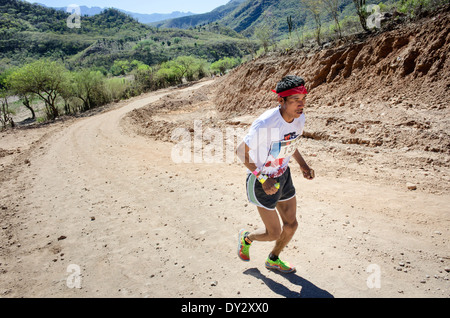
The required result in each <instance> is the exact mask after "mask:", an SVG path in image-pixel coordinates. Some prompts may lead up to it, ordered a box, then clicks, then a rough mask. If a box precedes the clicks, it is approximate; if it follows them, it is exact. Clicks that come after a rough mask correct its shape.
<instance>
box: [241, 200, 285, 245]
mask: <svg viewBox="0 0 450 318" xmlns="http://www.w3.org/2000/svg"><path fill="white" fill-rule="evenodd" d="M257 208H258V212H259V215H260V216H261V219H262V221H263V222H264V225H265V227H266V228H265V229H257V230H255V231H253V232H251V233H250V235H249V236H248V238H249V239H250V240H251V241H260V242H271V241H275V240H278V239H279V238H280V234H281V224H280V219H279V217H278V213H277V212H276V211H275V210H267V209H265V208H262V207H257Z"/></svg>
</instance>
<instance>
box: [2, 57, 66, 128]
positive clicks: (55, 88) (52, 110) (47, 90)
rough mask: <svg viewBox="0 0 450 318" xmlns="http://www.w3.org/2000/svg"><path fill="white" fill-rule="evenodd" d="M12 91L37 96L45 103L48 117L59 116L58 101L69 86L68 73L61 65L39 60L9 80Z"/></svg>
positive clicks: (25, 66) (15, 72)
mask: <svg viewBox="0 0 450 318" xmlns="http://www.w3.org/2000/svg"><path fill="white" fill-rule="evenodd" d="M8 81H9V83H10V85H11V89H12V90H13V91H16V92H20V93H21V94H27V93H32V94H36V95H37V96H39V98H41V99H42V100H43V101H44V102H45V107H46V112H47V117H48V118H49V119H55V118H56V117H58V116H59V110H58V108H57V106H56V99H57V97H58V96H59V94H60V92H61V91H63V90H64V89H65V87H66V86H67V85H68V83H69V81H68V71H67V69H66V68H65V67H64V66H63V65H62V64H60V63H58V62H54V61H50V60H47V59H43V60H39V61H36V62H33V63H31V64H26V65H24V66H23V67H21V68H19V69H17V70H16V71H14V72H13V73H12V74H11V75H10V76H9V78H8Z"/></svg>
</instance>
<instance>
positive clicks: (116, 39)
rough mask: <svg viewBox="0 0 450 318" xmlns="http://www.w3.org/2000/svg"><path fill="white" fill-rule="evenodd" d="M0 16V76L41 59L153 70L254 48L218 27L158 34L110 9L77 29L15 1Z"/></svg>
mask: <svg viewBox="0 0 450 318" xmlns="http://www.w3.org/2000/svg"><path fill="white" fill-rule="evenodd" d="M0 13H1V16H0V71H1V70H2V69H5V68H7V67H10V66H18V65H21V64H23V63H25V62H29V61H30V60H35V59H40V58H42V57H49V58H52V59H55V60H63V61H65V62H66V63H67V64H69V67H70V68H74V67H80V66H81V67H86V66H88V67H91V66H94V67H105V68H109V67H110V66H111V65H112V63H113V61H114V59H127V60H133V59H137V60H139V61H141V62H143V63H146V64H148V65H153V64H158V63H161V62H164V61H167V60H169V59H172V58H175V57H177V56H180V55H189V54H192V55H194V56H198V57H201V58H204V59H207V60H209V61H210V62H214V61H216V60H218V59H220V58H223V57H228V56H230V57H242V56H244V55H246V54H248V53H249V52H250V51H253V50H254V49H255V48H256V47H255V44H254V43H251V42H249V41H244V40H243V39H242V36H238V35H237V34H236V32H234V31H233V32H229V30H224V28H220V29H210V30H208V31H206V30H203V31H201V32H199V31H189V30H176V29H171V30H161V31H160V30H158V29H156V28H154V27H150V26H148V25H146V24H142V23H139V22H138V21H136V20H135V19H133V18H132V17H130V16H129V15H127V14H125V13H122V12H120V11H118V10H115V9H107V10H104V11H102V12H101V13H100V14H97V15H94V16H86V17H82V19H81V27H80V28H69V27H68V26H67V18H68V17H69V14H68V13H66V12H62V11H59V10H55V9H52V8H46V7H42V6H39V5H36V4H30V3H28V2H24V1H19V0H5V1H3V2H2V3H1V4H0ZM98 53H101V54H98Z"/></svg>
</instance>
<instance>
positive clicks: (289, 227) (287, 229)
mask: <svg viewBox="0 0 450 318" xmlns="http://www.w3.org/2000/svg"><path fill="white" fill-rule="evenodd" d="M277 210H278V213H279V214H280V217H281V220H282V221H283V229H282V232H281V235H280V236H279V238H278V240H277V241H276V243H275V247H274V248H273V250H272V254H273V255H276V256H279V255H280V253H281V251H282V250H283V249H284V248H285V247H286V245H287V244H288V243H289V242H290V241H291V239H292V237H293V236H294V234H295V232H296V230H297V228H298V222H297V216H296V214H297V198H296V197H293V198H292V199H290V200H288V201H281V202H278V204H277Z"/></svg>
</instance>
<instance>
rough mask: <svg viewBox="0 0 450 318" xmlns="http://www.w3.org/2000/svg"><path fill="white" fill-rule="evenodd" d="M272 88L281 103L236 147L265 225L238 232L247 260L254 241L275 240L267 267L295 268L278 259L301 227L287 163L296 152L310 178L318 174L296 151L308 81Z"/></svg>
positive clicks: (296, 79)
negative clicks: (245, 168)
mask: <svg viewBox="0 0 450 318" xmlns="http://www.w3.org/2000/svg"><path fill="white" fill-rule="evenodd" d="M273 92H274V93H277V94H278V102H279V103H280V105H279V106H278V107H276V108H273V109H270V110H268V111H266V112H265V113H264V114H262V115H261V116H260V117H259V118H258V119H257V120H256V121H255V122H254V123H253V124H252V126H251V128H250V130H249V132H248V134H247V135H246V136H245V137H244V141H243V142H242V144H241V145H240V146H239V147H238V151H237V153H238V157H239V158H240V160H242V162H243V163H244V164H245V166H246V167H247V169H248V176H247V196H248V199H249V201H250V202H251V203H253V204H254V205H256V206H257V209H258V212H259V214H260V216H261V219H262V221H263V222H264V225H265V229H258V230H256V231H254V232H248V231H246V230H241V231H240V232H239V244H238V255H239V257H240V258H241V259H242V260H243V261H249V260H250V254H249V249H250V246H251V244H252V242H254V241H259V242H269V241H276V243H275V247H274V248H273V250H272V252H271V253H270V254H269V257H268V258H267V260H266V263H265V266H266V267H267V268H269V269H276V270H279V271H281V272H283V273H291V272H293V271H295V268H294V267H293V266H291V265H290V264H289V263H288V262H284V261H282V260H281V259H280V258H279V255H280V253H281V251H282V250H283V248H284V247H285V246H286V245H287V244H288V243H289V242H290V240H291V239H292V237H293V235H294V233H295V231H296V230H297V227H298V223H297V219H296V213H297V200H296V192H295V188H294V185H293V183H292V179H291V172H290V168H289V166H288V163H289V160H290V158H291V157H294V159H295V160H296V161H297V163H298V164H299V165H300V169H301V171H302V173H303V176H304V177H305V178H306V179H308V180H312V179H314V170H312V169H311V168H310V167H309V166H308V165H307V164H306V162H305V160H304V159H303V157H302V156H301V155H300V153H299V151H298V150H297V146H298V144H299V141H300V136H301V135H302V134H303V127H304V125H305V115H304V113H303V109H304V107H305V101H306V94H307V93H308V92H307V90H306V88H305V81H304V80H303V79H302V78H301V77H298V76H286V77H284V78H283V79H282V80H281V81H280V82H279V83H278V84H277V87H276V90H273ZM277 211H278V214H277ZM278 215H279V216H280V217H281V220H282V223H283V226H281V224H280V221H279V218H278Z"/></svg>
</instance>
